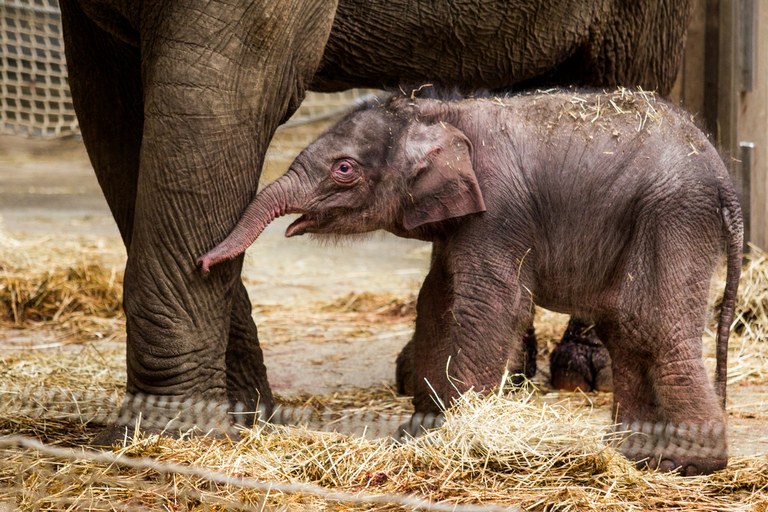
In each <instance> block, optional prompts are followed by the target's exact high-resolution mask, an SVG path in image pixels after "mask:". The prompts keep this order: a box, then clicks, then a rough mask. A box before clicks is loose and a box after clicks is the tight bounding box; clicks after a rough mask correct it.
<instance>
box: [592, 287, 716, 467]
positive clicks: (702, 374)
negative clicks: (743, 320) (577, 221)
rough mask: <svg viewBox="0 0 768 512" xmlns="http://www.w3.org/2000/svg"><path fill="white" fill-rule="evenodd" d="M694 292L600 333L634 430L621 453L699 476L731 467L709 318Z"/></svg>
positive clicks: (627, 425) (625, 426)
mask: <svg viewBox="0 0 768 512" xmlns="http://www.w3.org/2000/svg"><path fill="white" fill-rule="evenodd" d="M670 286H675V284H673V283H670ZM687 290H688V291H689V293H691V294H692V295H693V296H689V297H688V300H687V301H686V300H678V301H677V305H676V306H675V305H672V304H670V303H669V302H665V303H664V304H662V307H656V308H652V307H643V308H640V311H642V312H643V313H641V315H642V316H641V317H636V316H635V317H632V318H627V317H624V318H622V319H621V321H617V322H607V321H604V322H602V323H600V324H598V332H599V334H600V335H601V337H604V341H605V343H606V346H607V347H608V348H609V350H610V353H611V359H612V364H613V376H614V379H613V380H614V403H615V407H616V410H617V420H618V424H619V426H618V428H619V430H623V431H629V432H631V434H630V435H629V436H627V437H626V439H625V440H624V442H623V443H622V444H621V445H620V449H621V451H622V452H623V453H624V454H625V455H627V457H629V458H630V459H632V460H635V461H638V463H639V465H641V466H645V465H647V466H649V467H652V468H659V469H661V470H664V471H673V470H674V471H679V472H680V473H681V474H684V475H695V474H702V473H711V472H713V471H717V470H719V469H722V468H724V467H725V466H726V465H727V462H728V450H727V445H726V437H725V418H724V414H723V411H722V410H721V408H720V406H719V403H718V401H717V398H716V396H715V392H714V389H713V388H712V386H711V385H710V383H709V380H708V378H707V375H706V370H705V368H704V364H703V362H702V350H701V334H702V330H703V326H702V325H700V323H702V322H703V320H702V319H703V314H702V312H701V311H699V309H700V308H695V311H694V310H692V308H691V305H692V302H694V301H696V300H697V297H696V295H697V292H696V290H695V289H693V287H688V288H687ZM704 295H705V294H704ZM700 303H702V304H705V302H701V301H700ZM686 304H687V308H686V307H684V305H686ZM681 305H683V306H681ZM646 306H647V305H646ZM685 309H687V310H685ZM649 312H652V313H649ZM651 316H653V317H651Z"/></svg>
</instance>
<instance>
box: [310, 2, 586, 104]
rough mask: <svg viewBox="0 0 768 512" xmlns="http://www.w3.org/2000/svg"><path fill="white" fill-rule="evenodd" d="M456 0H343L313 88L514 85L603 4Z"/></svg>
mask: <svg viewBox="0 0 768 512" xmlns="http://www.w3.org/2000/svg"><path fill="white" fill-rule="evenodd" d="M451 4H452V3H449V2H413V1H410V0H392V1H388V2H370V1H367V0H341V1H340V2H339V7H338V9H337V14H336V17H335V20H334V24H333V29H332V30H331V34H330V37H329V39H328V42H327V44H326V48H325V53H324V54H323V59H322V62H321V65H320V67H319V69H318V72H317V74H316V75H315V79H314V81H313V83H312V89H314V90H319V91H332V90H342V89H347V88H350V87H361V86H364V87H396V86H398V85H400V84H401V83H413V84H414V85H420V84H424V83H426V82H430V81H434V80H439V82H440V83H441V84H445V85H451V86H456V87H460V88H489V89H499V88H505V87H510V86H513V85H515V84H517V83H520V82H523V81H525V80H529V79H532V78H534V77H538V76H541V75H543V74H545V73H547V72H551V71H552V70H553V69H555V68H556V67H557V66H559V65H560V64H561V63H562V62H564V61H566V60H567V59H568V58H569V57H570V56H572V55H574V54H575V53H576V52H577V48H578V47H579V46H580V45H581V44H582V42H584V41H586V40H587V39H588V36H589V29H590V24H592V23H593V20H594V19H595V13H596V12H599V10H600V8H599V6H597V7H596V6H595V5H594V3H592V2H583V1H577V0H571V1H564V2H563V1H561V2H541V1H540V0H526V1H519V2H516V4H515V8H514V9H510V6H509V3H508V2H506V1H499V0H488V1H483V2H468V3H466V5H456V4H455V3H453V4H454V5H451ZM478 9H479V10H481V11H482V12H481V13H480V15H478V12H477V10H478ZM464 11H466V12H464ZM544 20H546V21H544ZM544 23H546V25H544Z"/></svg>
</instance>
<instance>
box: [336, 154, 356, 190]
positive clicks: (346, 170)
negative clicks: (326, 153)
mask: <svg viewBox="0 0 768 512" xmlns="http://www.w3.org/2000/svg"><path fill="white" fill-rule="evenodd" d="M331 177H332V178H333V180H334V181H335V182H336V183H338V184H340V185H351V184H352V183H354V182H355V181H357V179H358V178H359V173H358V172H357V170H356V168H355V164H354V163H352V162H350V161H349V160H340V161H338V162H336V163H335V164H334V165H333V169H332V170H331Z"/></svg>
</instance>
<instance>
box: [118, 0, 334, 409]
mask: <svg viewBox="0 0 768 512" xmlns="http://www.w3.org/2000/svg"><path fill="white" fill-rule="evenodd" d="M193 3H194V2H178V3H173V4H168V5H165V6H164V7H163V8H162V9H160V7H158V8H157V9H158V12H152V10H151V8H149V7H148V8H147V9H145V11H144V12H143V15H144V16H146V17H147V18H148V19H149V18H152V20H153V23H147V24H146V26H150V27H151V28H152V30H153V33H152V34H148V33H142V46H141V51H142V79H143V87H144V102H145V105H144V106H145V109H144V110H145V112H144V119H145V121H144V133H143V140H142V146H141V155H140V162H141V164H140V171H139V176H138V187H137V196H136V211H135V216H134V227H133V233H132V235H133V236H132V242H131V246H130V248H129V252H128V263H127V268H126V274H125V297H124V304H125V311H126V317H127V331H128V346H127V362H128V368H127V370H128V371H127V373H128V393H129V394H132V395H142V396H145V395H148V396H150V397H162V399H161V400H160V402H161V403H162V404H163V405H164V406H165V408H166V409H167V411H166V412H167V414H168V416H169V417H172V416H173V415H175V414H176V413H178V412H179V403H180V402H182V401H184V400H190V401H192V402H193V403H195V404H199V403H212V404H219V405H220V407H219V408H218V409H215V408H208V409H207V410H208V411H214V410H217V411H218V412H206V413H205V415H209V414H213V415H214V416H217V417H215V418H208V417H202V418H194V417H193V418H191V420H192V421H194V422H195V423H197V424H215V423H216V422H218V421H219V420H221V421H224V422H226V421H227V418H228V416H227V415H226V408H227V404H231V402H239V403H243V404H244V405H245V408H246V409H250V410H254V408H255V405H256V403H257V402H266V404H267V405H271V392H270V390H269V386H268V384H267V379H266V372H265V369H264V364H263V359H262V354H261V351H260V349H259V347H258V341H257V336H256V329H255V326H254V325H253V323H252V321H251V320H250V302H249V301H248V298H247V294H246V293H245V290H244V288H243V287H242V283H241V282H240V277H239V276H240V270H241V265H242V258H238V259H236V260H233V261H230V262H227V263H225V264H222V265H219V266H217V268H216V269H214V271H213V272H211V273H210V275H208V276H207V277H204V276H203V275H202V273H201V272H200V271H199V270H198V269H197V268H196V265H195V261H196V259H197V258H198V257H199V256H200V255H201V254H203V253H205V252H206V251H207V250H209V249H210V248H211V247H213V246H214V245H216V243H218V242H219V241H221V240H222V239H223V238H224V237H225V236H226V234H227V233H228V232H229V231H230V230H231V228H232V226H233V225H234V224H235V222H236V221H237V219H238V218H239V216H240V215H241V213H242V211H243V210H244V209H245V206H246V205H247V203H248V202H249V200H250V199H251V197H252V196H253V194H254V193H255V191H256V188H257V184H258V178H259V173H260V169H261V165H262V163H263V156H264V153H265V151H266V147H267V144H268V142H269V140H270V138H271V135H272V134H273V133H274V130H275V128H276V127H277V125H278V124H279V122H280V121H281V120H282V119H283V118H284V117H285V116H286V115H287V114H288V113H289V110H290V108H291V106H295V104H296V103H297V102H298V101H299V100H300V98H301V97H302V96H303V93H304V91H303V87H302V84H304V83H308V82H309V80H310V78H311V76H312V73H313V72H314V65H315V64H316V63H317V62H318V61H319V58H320V53H321V51H322V47H323V43H324V41H325V38H326V37H327V33H328V31H329V30H330V23H331V18H332V14H333V8H332V7H333V6H327V5H317V4H313V10H309V11H308V10H307V9H306V8H304V6H301V5H298V2H286V4H287V5H283V4H282V3H280V2H278V3H276V4H270V5H269V6H265V7H260V8H257V7H256V6H250V7H251V8H248V9H246V7H245V6H243V5H241V3H238V4H236V5H235V4H233V6H232V7H230V8H226V7H225V6H224V5H223V4H217V5H215V6H209V5H208V4H201V5H191V4H193ZM208 9H213V10H211V12H207V10H208ZM266 9H269V10H270V11H271V12H265V10H266ZM241 11H242V12H241ZM153 16H154V17H153ZM226 20H230V22H227V21H226ZM310 41H315V43H316V44H309V42H310ZM168 398H172V399H174V400H172V401H171V402H172V403H175V404H176V406H175V408H174V406H173V405H171V406H167V405H165V404H166V402H167V399H168ZM150 402H152V400H149V401H147V403H144V402H142V401H141V400H138V401H132V402H131V401H128V402H126V404H125V405H124V412H125V413H137V412H142V413H144V412H145V409H146V407H148V406H149V405H148V404H149V403H150ZM136 408H138V411H137V410H134V409H136ZM152 412H153V413H154V414H155V415H158V414H160V415H162V413H163V411H158V410H153V411H152Z"/></svg>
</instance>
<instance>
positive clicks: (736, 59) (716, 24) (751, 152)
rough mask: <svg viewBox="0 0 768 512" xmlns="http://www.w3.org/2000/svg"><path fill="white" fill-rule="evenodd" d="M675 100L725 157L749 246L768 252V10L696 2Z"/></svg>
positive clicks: (755, 4)
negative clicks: (698, 123)
mask: <svg viewBox="0 0 768 512" xmlns="http://www.w3.org/2000/svg"><path fill="white" fill-rule="evenodd" d="M672 96H673V99H674V100H677V101H679V102H680V103H681V104H682V105H683V106H684V107H685V108H686V109H687V110H689V111H690V112H692V113H695V114H696V115H697V117H698V119H699V122H700V124H701V125H702V127H704V128H705V129H706V130H707V131H708V132H709V133H710V134H711V136H712V138H713V140H714V141H715V142H716V143H717V144H718V146H719V147H720V148H721V149H722V150H723V152H724V155H725V157H726V159H728V160H729V162H728V163H729V164H730V166H731V169H732V175H733V178H734V181H735V183H736V186H737V188H738V189H739V192H740V195H741V203H742V208H743V209H744V213H745V221H746V222H745V224H746V226H745V227H746V228H747V231H748V235H747V237H748V241H750V242H751V243H753V244H754V245H756V246H758V247H761V248H763V249H766V250H768V207H766V199H767V198H768V2H767V1H765V0H696V8H695V12H694V17H693V20H692V22H691V25H690V27H689V30H688V40H687V43H686V49H685V56H684V60H683V65H682V68H681V70H680V75H679V77H678V81H677V84H676V86H675V89H674V91H673V94H672Z"/></svg>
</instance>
